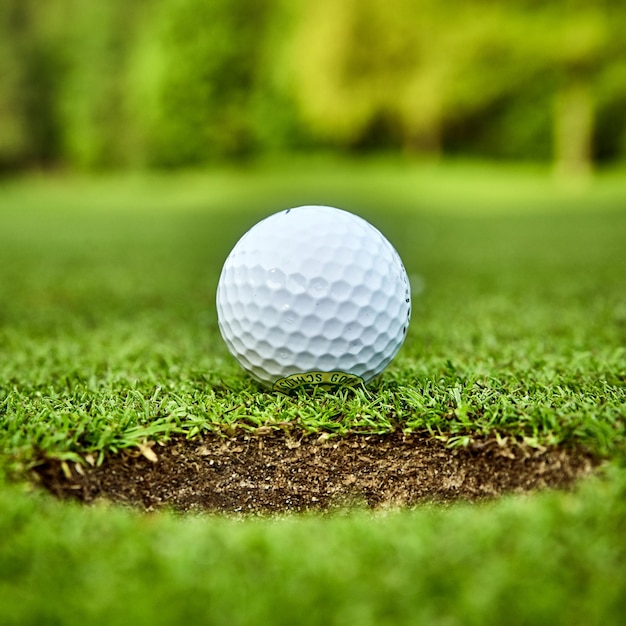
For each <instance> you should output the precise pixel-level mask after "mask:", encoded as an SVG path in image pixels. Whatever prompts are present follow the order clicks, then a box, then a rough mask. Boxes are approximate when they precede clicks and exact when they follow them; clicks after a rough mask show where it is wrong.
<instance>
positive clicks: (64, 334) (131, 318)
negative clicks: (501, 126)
mask: <svg viewBox="0 0 626 626" xmlns="http://www.w3.org/2000/svg"><path fill="white" fill-rule="evenodd" d="M305 203H306V204H333V205H337V206H341V207H343V208H346V209H348V210H352V211H354V212H357V213H359V214H361V215H363V216H364V217H366V218H368V219H370V220H371V221H372V222H373V223H374V224H375V225H377V226H378V227H379V228H380V229H381V230H382V231H383V232H384V233H385V234H386V235H387V236H388V238H389V239H390V240H391V241H392V242H393V243H394V245H395V246H396V247H397V249H398V250H399V252H400V254H401V256H402V257H403V260H404V262H405V265H406V267H407V271H408V273H409V275H410V278H411V282H412V286H413V291H414V293H413V301H414V307H413V308H414V313H413V320H412V324H411V328H410V331H409V335H408V338H407V341H406V343H405V346H404V347H403V348H402V351H401V352H400V354H399V355H398V357H397V359H396V360H395V361H394V362H393V363H392V365H391V366H390V367H389V368H388V370H387V371H386V372H385V373H384V374H383V375H382V376H381V377H380V379H378V380H377V381H375V382H374V383H373V384H372V385H371V386H368V387H367V388H366V389H357V390H355V391H348V390H346V391H343V392H341V393H339V394H336V395H332V394H327V393H325V392H317V393H315V394H314V395H312V396H309V395H306V394H299V395H296V396H293V397H292V396H290V397H286V396H278V395H275V394H272V393H267V392H265V391H263V390H262V389H260V388H259V387H258V386H257V385H256V384H255V383H253V382H252V381H250V380H249V379H248V378H247V377H246V376H245V375H244V374H243V372H242V371H241V370H240V369H239V367H238V366H237V364H236V363H235V362H234V361H233V359H232V358H231V357H230V355H229V354H228V353H227V350H226V348H225V346H224V345H223V343H222V341H221V338H220V337H219V332H218V330H217V323H216V315H215V306H214V294H215V288H216V285H217V280H218V277H219V271H220V268H221V263H222V262H223V260H224V258H225V257H226V255H227V253H228V251H229V249H230V248H231V247H232V245H233V244H234V243H235V241H236V240H237V238H238V237H239V236H240V235H241V234H242V233H243V232H245V230H246V229H247V228H248V227H249V226H251V225H252V224H253V223H254V222H255V221H256V220H258V219H259V218H261V217H263V216H264V215H266V214H267V213H269V212H273V211H275V210H279V209H282V208H284V207H288V206H295V205H298V204H305ZM0 220H1V228H0V451H1V458H0V473H1V474H2V476H3V477H4V478H3V483H2V486H0V501H1V502H2V506H1V507H0V532H1V533H2V537H3V540H2V541H0V623H7V624H9V623H44V622H46V621H47V622H49V623H79V622H80V623H85V622H86V621H88V622H89V623H94V624H95V623H102V624H105V623H107V624H111V623H129V622H132V621H135V622H139V623H151V624H158V623H171V622H172V621H180V620H182V619H187V618H188V619H189V620H192V619H195V620H202V619H203V618H204V619H205V620H206V621H208V622H209V623H224V624H237V623H239V624H253V623H254V624H258V623H263V622H264V621H265V622H271V623H285V624H287V623H295V621H297V622H298V623H329V624H332V623H336V624H341V623H355V624H356V623H358V624H384V623H390V624H391V623H393V624H398V623H407V624H408V623H419V622H421V623H451V624H456V623H458V624H461V623H463V624H465V623H476V624H479V623H486V622H490V621H491V622H492V623H502V622H503V621H507V622H510V623H529V622H537V621H545V622H546V623H568V624H571V623H585V624H590V623H603V624H606V623H618V617H619V616H620V615H622V614H623V613H624V609H626V607H625V606H624V600H623V598H624V597H625V596H626V594H625V593H624V592H625V591H626V589H625V586H624V583H623V582H622V581H623V580H625V579H626V553H625V552H626V541H625V539H624V536H625V534H624V530H625V529H626V509H625V508H624V504H623V501H624V498H623V496H624V485H626V477H625V476H626V474H625V473H624V470H622V469H621V467H620V463H621V461H620V459H621V458H622V456H623V449H624V440H625V437H624V436H625V418H626V347H625V346H626V245H625V243H626V182H624V179H623V177H620V176H619V173H615V174H604V175H601V176H599V177H598V178H597V179H596V180H595V181H594V182H593V183H592V184H591V185H590V186H589V187H588V188H585V189H580V188H568V187H565V188H563V187H561V186H559V185H558V184H556V183H555V182H554V181H553V180H552V179H551V178H550V177H549V176H548V174H547V173H544V172H542V171H540V170H536V169H533V168H526V169H522V168H491V167H487V166H479V165H471V164H469V165H468V164H464V165H463V164H461V165H447V166H444V165H440V166H431V165H421V166H420V165H407V164H402V163H393V162H390V161H386V162H369V163H361V164H354V163H341V162H339V163H332V164H330V165H329V164H327V163H324V162H322V161H320V162H316V161H310V162H306V163H295V164H294V163H291V164H281V166H280V167H278V166H276V165H265V166H258V167H254V168H250V169H249V170H247V171H237V170H223V171H215V172H212V173H207V174H203V173H197V174H185V175H172V176H155V175H150V176H148V175H141V176H140V175H137V176H134V177H130V176H126V177H112V176H109V177H103V178H101V179H97V180H93V179H92V180H87V179H80V180H78V179H72V178H69V179H63V178H60V177H56V178H38V179H34V178H27V179H25V180H21V181H13V182H5V183H4V184H3V185H2V186H1V187H0ZM268 426H269V427H274V428H295V429H302V430H305V431H308V432H326V433H329V434H331V435H336V436H340V435H342V434H345V433H348V432H359V433H383V432H389V431H391V430H399V429H401V430H407V431H419V432H428V433H430V434H431V435H432V436H434V437H438V438H441V439H443V440H445V441H447V442H448V444H449V445H450V446H454V445H466V444H467V443H468V442H469V441H470V440H471V439H472V438H475V437H479V436H484V435H489V436H497V437H499V438H502V439H504V438H509V439H515V440H517V441H519V442H521V443H525V444H526V445H530V446H533V447H540V446H546V445H563V446H570V447H574V446H583V447H585V448H587V449H588V450H591V451H592V452H594V453H596V454H598V455H601V456H603V457H604V458H606V459H608V461H609V466H608V469H607V470H605V471H606V473H607V475H606V477H604V478H603V479H595V480H593V481H590V482H589V483H588V484H586V485H584V486H583V487H582V488H581V489H580V490H578V491H577V492H575V493H574V494H546V495H542V496H535V497H532V498H524V499H519V498H517V499H505V500H504V501H502V502H500V503H494V504H490V505H481V506H478V507H470V506H468V505H458V506H455V507H452V509H450V510H442V509H437V508H427V509H417V510H414V511H404V512H387V513H386V514H381V513H379V514H375V515H373V514H369V513H365V512H362V511H361V512H359V511H357V512H353V513H351V514H347V515H346V516H337V515H334V516H330V517H328V518H323V519H321V518H317V517H314V516H304V517H288V518H287V519H281V520H248V521H245V522H237V521H233V520H229V519H222V518H215V517H208V518H207V517H198V518H193V519H184V520H183V519H180V518H177V517H174V516H170V515H168V514H158V515H153V516H150V517H142V516H140V515H138V514H134V513H130V512H125V511H120V510H116V509H114V508H106V507H104V508H102V507H96V508H95V509H79V508H77V507H75V506H72V505H67V504H62V503H58V502H54V501H51V500H50V499H49V498H47V497H44V496H42V495H41V494H36V493H33V492H32V491H31V488H30V487H28V486H27V485H28V468H29V467H30V466H31V465H32V464H33V463H35V462H36V461H37V460H38V459H39V458H41V456H42V455H45V456H54V457H58V458H62V459H67V460H76V461H79V460H80V459H81V458H84V456H85V455H91V456H92V457H93V458H94V459H96V460H97V459H100V460H101V459H102V458H103V457H104V455H106V454H110V453H115V452H116V451H118V450H120V449H122V448H126V447H130V446H134V445H137V444H139V443H141V442H143V441H145V440H154V439H156V440H160V441H164V440H166V439H167V437H168V436H170V435H171V434H173V433H182V434H186V435H188V436H190V437H191V436H194V435H197V434H200V433H206V432H219V433H222V434H224V435H225V436H228V435H229V434H230V433H232V432H235V431H236V430H237V429H250V430H253V429H256V428H259V427H268ZM16 481H17V482H16ZM61 572H64V573H63V574H61ZM609 579H610V580H612V581H614V582H613V583H612V585H608V584H606V581H607V580H609ZM296 616H297V619H296ZM544 618H545V619H544Z"/></svg>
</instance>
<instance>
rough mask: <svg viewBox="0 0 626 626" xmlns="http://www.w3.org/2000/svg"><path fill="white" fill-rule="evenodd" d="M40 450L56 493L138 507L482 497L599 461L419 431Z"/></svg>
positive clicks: (569, 477) (567, 476) (311, 505)
mask: <svg viewBox="0 0 626 626" xmlns="http://www.w3.org/2000/svg"><path fill="white" fill-rule="evenodd" d="M86 459H87V461H91V463H92V464H91V465H90V464H89V462H88V463H87V464H85V465H78V464H74V463H66V462H60V461H58V460H44V461H42V463H41V464H40V465H39V466H38V467H37V468H36V469H35V472H36V474H35V476H36V479H37V480H38V481H39V482H41V484H43V486H45V487H46V488H47V489H48V490H49V491H51V492H52V493H53V494H55V495H57V496H59V497H60V498H67V499H75V500H80V501H83V502H86V503H92V502H96V501H102V500H104V501H109V502H115V503H122V504H126V505H129V506H133V507H138V508H140V509H143V510H147V511H151V510H155V509H159V508H170V509H174V510H178V511H213V512H242V513H277V512H291V511H303V510H309V509H317V510H328V509H334V508H345V507H352V506H367V507H372V508H379V507H395V506H411V505H415V504H418V503H420V502H445V501H453V500H484V499H489V498H494V497H496V496H499V495H502V494H505V493H528V492H533V491H536V490H540V489H545V488H559V489H564V488H568V487H571V486H572V485H573V484H574V483H575V482H576V481H577V480H578V479H580V478H582V477H584V476H586V475H588V474H590V473H591V472H592V470H593V468H594V466H595V465H597V462H596V461H595V460H594V458H593V457H591V456H590V455H589V454H586V453H584V452H582V451H580V450H566V449H558V448H550V449H544V450H535V449H531V448H528V447H524V446H521V445H517V444H513V445H511V444H510V443H509V444H506V445H502V442H500V443H498V442H497V441H496V440H485V441H479V442H476V443H474V444H473V445H472V446H470V447H468V448H455V449H449V448H446V447H445V445H444V444H443V443H442V442H440V441H437V440H434V439H432V438H428V437H425V436H420V435H402V434H400V433H396V434H390V435H377V436H364V435H353V436H348V437H345V438H331V439H324V436H322V437H321V438H320V437H313V436H305V435H304V434H302V435H300V437H297V436H295V435H294V434H293V433H274V432H270V433H267V434H265V435H263V436H261V435H258V434H255V435H250V434H247V435H243V434H242V435H238V436H235V437H230V438H223V437H218V436H215V435H213V436H207V437H204V438H196V439H193V440H187V439H184V438H182V437H181V438H174V439H172V440H171V441H169V442H168V443H166V444H164V445H151V446H143V447H142V448H141V449H140V450H137V449H134V450H132V451H126V452H123V453H120V454H118V455H115V456H109V457H108V458H107V459H106V460H105V462H104V463H103V464H102V465H101V466H99V467H94V466H93V459H91V458H90V457H86Z"/></svg>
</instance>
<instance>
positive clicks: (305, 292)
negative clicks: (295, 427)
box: [217, 206, 411, 386]
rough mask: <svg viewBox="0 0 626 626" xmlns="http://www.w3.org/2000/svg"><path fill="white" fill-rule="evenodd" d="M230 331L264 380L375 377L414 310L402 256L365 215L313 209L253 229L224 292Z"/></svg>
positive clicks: (235, 254)
mask: <svg viewBox="0 0 626 626" xmlns="http://www.w3.org/2000/svg"><path fill="white" fill-rule="evenodd" d="M217 313H218V321H219V327H220V331H221V333H222V336H223V338H224V340H225V342H226V344H227V346H228V348H229V350H230V352H231V353H232V354H233V355H234V356H235V358H236V359H237V360H238V361H239V363H240V364H241V365H242V366H243V367H244V369H246V370H247V371H248V372H249V373H250V374H251V375H252V376H254V377H255V378H256V379H257V380H259V381H260V382H262V383H264V384H266V385H268V386H272V385H273V384H274V383H275V382H276V381H278V380H280V379H282V378H285V377H287V376H291V375H293V374H301V373H306V372H334V371H340V372H345V373H349V374H352V375H355V376H358V377H360V378H362V379H363V381H364V382H368V381H370V380H371V379H372V378H374V377H375V376H376V375H377V374H379V373H380V372H382V370H383V369H384V368H385V367H386V366H387V365H388V364H389V362H390V361H391V359H392V358H393V357H394V356H395V355H396V353H397V352H398V350H399V349H400V346H401V345H402V342H403V341H404V337H405V334H406V330H407V327H408V323H409V319H410V315H411V302H410V289H409V281H408V278H407V275H406V272H405V270H404V266H403V265H402V261H401V260H400V257H399V256H398V253H397V252H396V251H395V250H394V248H393V247H392V245H391V244H390V243H389V242H388V241H387V239H385V237H383V235H382V234H381V233H380V232H379V231H378V230H376V229H375V228H374V227H373V226H372V225H371V224H369V223H368V222H366V221H365V220H363V219H361V218H360V217H357V216H356V215H353V214H352V213H348V212H346V211H342V210H340V209H335V208H333V207H324V206H304V207H298V208H294V209H288V210H285V211H281V212H280V213H276V214H274V215H271V216H270V217H268V218H266V219H264V220H263V221H261V222H259V223H258V224H256V226H254V227H253V228H251V229H250V230H249V231H248V232H247V233H246V234H245V235H244V236H243V237H242V238H241V239H240V240H239V242H238V243H237V244H236V245H235V247H234V249H233V250H232V252H231V253H230V255H229V256H228V258H227V259H226V262H225V264H224V268H223V269H222V274H221V276H220V281H219V285H218V288H217Z"/></svg>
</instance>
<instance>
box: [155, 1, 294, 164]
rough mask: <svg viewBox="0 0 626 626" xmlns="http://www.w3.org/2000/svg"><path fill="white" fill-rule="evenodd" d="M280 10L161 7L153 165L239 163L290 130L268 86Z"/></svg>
mask: <svg viewBox="0 0 626 626" xmlns="http://www.w3.org/2000/svg"><path fill="white" fill-rule="evenodd" d="M280 8H281V5H280V3H279V2H277V0H212V2H206V1H204V0H170V1H169V2H166V3H165V5H164V7H163V11H162V13H161V14H160V17H159V20H158V22H157V23H156V24H155V26H156V29H157V33H156V37H157V38H158V40H159V43H160V50H159V51H158V52H157V53H156V54H155V59H157V58H158V61H156V62H155V68H156V74H155V82H154V83H153V85H152V94H151V97H152V98H153V105H154V106H155V107H156V108H155V117H154V123H153V125H152V127H151V129H150V135H151V150H152V158H151V160H152V162H153V163H157V164H161V165H171V166H173V165H180V164H193V163H203V162H206V161H209V160H216V159H220V158H241V157H245V156H247V155H250V154H252V153H255V152H258V151H259V150H260V149H267V148H269V147H271V146H272V143H275V142H276V140H277V135H278V136H280V135H281V130H282V129H283V128H284V127H285V125H286V126H289V124H290V121H289V111H288V109H289V106H290V102H288V101H287V99H286V98H284V97H282V96H281V94H280V90H279V89H277V88H276V87H275V82H274V81H275V80H276V76H275V74H274V67H273V63H274V59H275V58H276V56H277V54H278V53H277V51H276V45H277V33H276V32H275V25H276V20H278V19H279V17H281V14H280ZM291 108H292V109H293V104H291ZM283 135H284V133H283ZM283 138H284V137H283ZM277 143H279V144H280V139H278V141H277Z"/></svg>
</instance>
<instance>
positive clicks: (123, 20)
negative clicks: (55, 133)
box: [60, 0, 158, 168]
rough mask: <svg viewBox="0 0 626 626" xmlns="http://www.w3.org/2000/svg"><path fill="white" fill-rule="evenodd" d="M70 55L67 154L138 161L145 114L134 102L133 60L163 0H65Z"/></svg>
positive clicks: (87, 163) (81, 159)
mask: <svg viewBox="0 0 626 626" xmlns="http://www.w3.org/2000/svg"><path fill="white" fill-rule="evenodd" d="M61 1H64V2H65V4H66V11H67V13H68V22H67V24H66V26H65V33H64V34H65V38H64V46H65V48H66V50H67V52H66V58H67V59H68V60H69V68H68V71H67V76H66V78H65V80H64V82H63V89H62V93H61V103H60V106H61V113H60V115H61V119H62V127H63V131H64V133H63V157H64V159H65V160H67V161H69V162H71V163H73V164H74V165H78V166H80V167H91V168H93V167H98V168H102V167H120V166H127V165H131V164H133V163H134V162H135V161H136V155H135V147H136V143H137V141H138V139H137V136H138V135H139V134H140V133H141V118H138V117H135V116H134V115H133V113H134V112H133V111H132V110H131V107H130V104H129V103H130V102H131V100H132V97H133V91H134V88H135V87H134V85H133V83H132V77H131V75H130V61H131V59H132V55H133V53H134V51H135V48H136V46H137V38H138V36H139V32H140V31H141V28H142V27H143V25H144V23H145V22H146V20H147V18H148V16H149V15H150V12H151V10H152V9H153V8H154V6H155V4H156V2H157V1H158V0H134V1H133V2H127V1H126V0H90V1H89V2H82V1H81V0H61Z"/></svg>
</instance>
